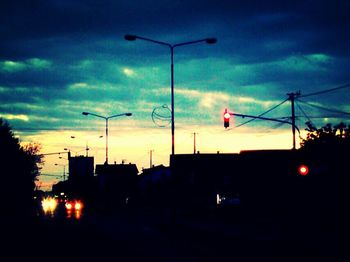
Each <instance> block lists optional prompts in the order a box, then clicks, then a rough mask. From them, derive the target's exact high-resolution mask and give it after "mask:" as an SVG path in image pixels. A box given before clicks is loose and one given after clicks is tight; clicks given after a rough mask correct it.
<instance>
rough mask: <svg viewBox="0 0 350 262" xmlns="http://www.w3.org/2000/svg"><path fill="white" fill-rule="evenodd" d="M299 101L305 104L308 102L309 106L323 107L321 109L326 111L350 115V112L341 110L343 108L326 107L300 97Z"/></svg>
mask: <svg viewBox="0 0 350 262" xmlns="http://www.w3.org/2000/svg"><path fill="white" fill-rule="evenodd" d="M298 101H299V102H301V103H304V104H306V105H308V106H311V107H314V108H317V109H321V110H324V111H328V112H332V113H337V114H342V115H350V113H349V112H344V111H341V110H338V109H333V108H326V107H323V106H318V105H314V104H311V103H308V102H306V101H303V100H300V99H298Z"/></svg>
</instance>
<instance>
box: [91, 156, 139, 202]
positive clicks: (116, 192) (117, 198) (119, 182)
mask: <svg viewBox="0 0 350 262" xmlns="http://www.w3.org/2000/svg"><path fill="white" fill-rule="evenodd" d="M96 175H97V180H98V191H99V195H100V197H102V198H103V199H104V202H105V203H106V204H107V205H108V206H107V208H108V207H111V205H117V206H123V205H126V204H128V201H129V199H130V197H131V196H132V195H133V194H134V192H135V190H136V183H137V175H138V169H137V166H136V165H135V164H131V163H129V164H124V163H123V164H111V165H110V164H103V165H96Z"/></svg>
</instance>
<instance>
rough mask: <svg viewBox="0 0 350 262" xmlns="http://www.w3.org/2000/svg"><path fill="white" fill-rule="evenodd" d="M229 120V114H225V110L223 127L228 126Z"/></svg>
mask: <svg viewBox="0 0 350 262" xmlns="http://www.w3.org/2000/svg"><path fill="white" fill-rule="evenodd" d="M230 118H231V114H230V113H229V112H227V108H226V109H225V112H224V127H225V128H228V127H229V126H230Z"/></svg>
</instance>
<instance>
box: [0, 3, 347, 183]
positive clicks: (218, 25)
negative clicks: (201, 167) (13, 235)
mask: <svg viewBox="0 0 350 262" xmlns="http://www.w3.org/2000/svg"><path fill="white" fill-rule="evenodd" d="M349 11H350V2H349V1H345V0H344V1H334V0H333V1H307V0H305V1H295V0H294V1H269V0H265V1H250V0H246V1H229V0H223V1H195V0H186V1H180V0H172V1H168V0H163V1H156V0H155V1H132V0H114V1H113V0H110V1H93V0H85V1H83V0H69V1H68V0H66V1H65V0H46V1H44V0H32V1H17V0H4V1H1V3H0V35H1V41H0V117H2V118H4V119H6V120H8V122H9V123H10V125H11V126H12V127H13V129H14V131H15V132H16V135H18V136H19V137H20V139H21V141H23V142H38V143H40V144H41V145H42V153H51V152H60V151H63V149H64V148H69V149H70V150H71V151H72V152H73V153H75V154H76V155H80V154H85V151H84V148H85V147H86V145H88V147H89V148H90V150H89V155H93V156H95V163H97V164H99V163H103V161H104V158H105V133H104V132H105V129H104V125H105V122H104V120H103V119H99V118H97V117H94V116H91V115H90V116H84V115H82V114H81V113H82V112H83V111H88V112H91V113H95V114H98V115H101V116H106V117H107V116H111V115H115V114H120V113H125V112H132V113H133V116H131V117H126V116H122V117H118V118H113V119H110V120H109V148H110V149H109V150H110V152H109V160H110V162H114V161H116V162H117V163H120V162H121V161H123V160H124V161H126V162H132V163H136V164H137V166H138V168H139V170H141V169H142V168H143V167H145V168H147V167H149V165H150V150H153V151H152V158H153V159H152V161H153V164H156V165H158V164H164V165H168V162H169V154H170V152H171V132H170V125H169V121H168V119H169V116H170V111H169V109H168V108H170V106H171V99H170V50H169V48H167V47H166V46H162V45H158V44H155V43H151V42H147V41H143V40H140V39H138V40H136V41H132V42H131V41H126V40H125V39H124V35H125V34H135V35H138V36H142V37H147V38H150V39H153V40H159V41H162V42H167V43H169V44H177V43H183V42H188V41H192V40H199V39H204V38H208V37H215V38H217V43H216V44H212V45H209V44H206V43H205V42H202V43H197V44H192V45H186V46H178V47H176V48H175V49H174V64H175V77H174V78H175V110H174V112H175V123H176V124H175V127H176V131H175V151H176V153H192V152H193V137H194V136H193V133H198V134H197V136H196V137H197V139H196V140H197V145H196V146H197V150H198V151H200V152H206V153H208V152H217V151H220V152H223V153H230V152H239V151H240V150H245V149H259V148H286V149H287V148H291V146H292V134H291V126H290V125H288V124H285V125H279V124H278V123H277V124H276V123H275V122H270V121H259V120H255V121H252V122H250V123H248V124H244V125H242V126H239V125H241V124H243V123H245V122H246V121H247V120H248V119H247V118H245V119H240V118H237V117H235V118H234V119H231V123H230V128H228V129H226V130H225V128H224V127H223V120H222V113H223V111H224V109H225V108H228V109H229V110H230V111H231V112H236V113H241V114H247V115H261V114H263V113H265V112H267V111H269V109H271V108H274V107H275V106H277V105H280V106H278V107H276V109H274V110H272V111H271V112H268V113H267V114H265V115H264V116H265V117H270V118H281V119H284V120H288V117H290V116H291V105H290V101H288V100H286V99H287V98H288V96H287V94H288V93H296V92H298V91H300V92H301V96H300V97H298V99H297V101H296V102H297V103H296V107H295V109H296V115H297V125H298V127H299V129H300V130H301V133H302V135H303V130H304V129H305V127H306V126H305V122H306V121H310V120H311V121H312V122H313V123H314V124H315V125H316V126H317V127H321V126H323V125H324V124H326V123H329V122H330V123H339V122H340V121H345V122H346V123H349V115H348V114H344V113H343V112H350V100H349V98H350V95H349V88H348V87H347V85H349V84H350V76H349V66H350V60H349V58H350V57H349V55H350V49H349V46H350V34H349V32H350V19H349V17H348V14H349ZM338 87H339V88H338ZM341 87H344V88H341ZM333 88H335V89H336V90H334V91H332V92H326V93H321V94H318V95H316V94H315V95H310V94H313V93H317V92H319V91H323V90H330V89H333ZM303 96H304V97H303ZM283 101H285V102H284V103H283ZM152 112H153V113H155V114H153V118H152ZM157 116H164V117H157ZM237 126H239V127H237ZM71 136H74V137H75V138H71ZM100 136H103V137H102V138H101V137H100ZM298 142H299V141H298ZM61 156H63V158H62V159H59V158H58V155H50V156H47V157H46V164H45V166H44V169H43V173H46V174H62V167H63V166H64V165H66V162H65V160H64V157H65V155H63V154H62V155H61ZM55 163H56V164H58V165H55ZM67 168H68V167H67ZM50 179H51V180H50V181H51V182H52V179H53V178H50ZM55 179H56V178H55ZM57 179H58V180H59V178H57ZM57 179H56V180H55V181H57ZM42 180H43V186H44V184H45V183H46V182H48V181H49V180H48V178H46V180H45V179H44V178H42Z"/></svg>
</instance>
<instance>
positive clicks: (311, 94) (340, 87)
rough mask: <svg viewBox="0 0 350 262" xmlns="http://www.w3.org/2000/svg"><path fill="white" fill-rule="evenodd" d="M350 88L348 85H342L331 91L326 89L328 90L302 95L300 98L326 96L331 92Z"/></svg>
mask: <svg viewBox="0 0 350 262" xmlns="http://www.w3.org/2000/svg"><path fill="white" fill-rule="evenodd" d="M349 87H350V84H346V85H342V86H338V87H334V88H330V89H326V90H322V91H318V92H314V93H310V94H306V95H300V96H299V97H308V96H316V95H322V94H326V93H329V92H333V91H337V90H340V89H344V88H349Z"/></svg>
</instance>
